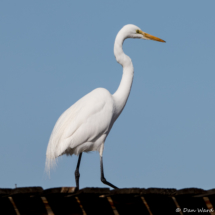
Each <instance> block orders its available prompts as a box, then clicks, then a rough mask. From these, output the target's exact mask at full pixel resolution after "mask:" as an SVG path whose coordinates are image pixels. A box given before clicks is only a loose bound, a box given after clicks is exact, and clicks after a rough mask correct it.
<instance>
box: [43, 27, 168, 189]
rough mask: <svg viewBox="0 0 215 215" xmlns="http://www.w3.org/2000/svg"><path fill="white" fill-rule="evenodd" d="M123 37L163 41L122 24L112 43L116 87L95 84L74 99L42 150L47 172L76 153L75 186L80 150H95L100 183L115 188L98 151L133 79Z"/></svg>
mask: <svg viewBox="0 0 215 215" xmlns="http://www.w3.org/2000/svg"><path fill="white" fill-rule="evenodd" d="M126 38H140V39H147V40H149V39H151V40H156V41H160V42H165V41H164V40H161V39H159V38H157V37H154V36H152V35H150V34H147V33H145V32H143V31H141V30H140V28H139V27H137V26H135V25H126V26H124V27H123V28H122V29H121V30H120V31H119V33H118V34H117V36H116V39H115V43H114V55H115V57H116V61H117V62H118V63H119V64H121V65H122V67H123V76H122V80H121V83H120V85H119V87H118V89H117V91H116V92H115V93H114V94H113V95H111V94H110V93H109V91H107V90H106V89H104V88H98V89H95V90H93V91H92V92H90V93H88V94H87V95H85V96H84V97H82V98H81V99H80V100H78V101H77V102H76V103H75V104H73V105H72V106H71V107H70V108H68V109H67V110H66V111H65V112H64V113H63V114H62V115H61V116H60V118H59V119H58V121H57V122H56V124H55V127H54V129H53V131H52V134H51V137H50V140H49V143H48V147H47V152H46V170H47V172H50V169H51V167H52V166H53V165H54V164H55V159H56V158H57V157H59V156H61V155H63V154H67V155H72V154H76V155H79V160H78V165H77V168H76V172H75V177H76V186H77V187H79V176H80V174H79V165H80V160H81V155H82V152H89V151H99V153H100V159H101V180H102V182H103V183H105V184H107V185H109V186H111V187H113V188H117V187H116V186H114V185H112V184H111V183H109V182H107V181H106V179H105V178H104V173H103V161H102V154H103V148H104V142H105V139H106V137H107V135H108V133H109V132H110V129H111V127H112V126H113V123H114V122H115V120H116V119H117V118H118V116H119V115H120V113H121V112H122V110H123V108H124V106H125V104H126V102H127V99H128V96H129V93H130V90H131V85H132V81H133V73H134V68H133V64H132V61H131V59H130V58H129V57H128V56H127V55H126V54H124V52H123V49H122V45H123V42H124V40H125V39H126Z"/></svg>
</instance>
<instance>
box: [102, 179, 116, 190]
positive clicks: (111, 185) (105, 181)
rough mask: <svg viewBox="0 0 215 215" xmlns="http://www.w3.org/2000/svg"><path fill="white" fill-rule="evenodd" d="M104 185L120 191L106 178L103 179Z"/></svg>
mask: <svg viewBox="0 0 215 215" xmlns="http://www.w3.org/2000/svg"><path fill="white" fill-rule="evenodd" d="M101 181H102V183H104V184H106V185H108V186H110V187H112V188H114V189H119V188H118V187H116V186H114V185H113V184H111V183H110V182H108V181H107V180H106V179H105V178H104V177H102V178H101Z"/></svg>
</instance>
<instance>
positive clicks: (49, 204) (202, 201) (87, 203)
mask: <svg viewBox="0 0 215 215" xmlns="http://www.w3.org/2000/svg"><path fill="white" fill-rule="evenodd" d="M0 199H1V201H0V214H2V215H7V214H8V215H24V214H25V215H27V214H29V215H34V214H37V215H39V214H43V215H47V214H48V215H69V214H76V215H78V214H84V215H85V214H93V215H97V214H99V215H106V214H108V215H109V214H110V215H122V214H123V215H124V214H130V215H133V214H135V215H138V214H149V215H152V214H153V215H162V214H165V215H168V214H178V215H179V214H180V215H182V214H188V212H189V213H190V214H205V213H207V214H213V215H215V211H214V210H213V208H215V189H212V190H203V189H197V188H187V189H181V190H176V189H159V188H148V189H144V188H126V189H117V190H110V189H109V188H84V189H81V190H79V191H76V190H75V188H74V187H60V188H51V189H46V190H43V188H42V187H23V188H15V189H0ZM188 210H192V211H188ZM203 210H204V212H205V213H204V212H203Z"/></svg>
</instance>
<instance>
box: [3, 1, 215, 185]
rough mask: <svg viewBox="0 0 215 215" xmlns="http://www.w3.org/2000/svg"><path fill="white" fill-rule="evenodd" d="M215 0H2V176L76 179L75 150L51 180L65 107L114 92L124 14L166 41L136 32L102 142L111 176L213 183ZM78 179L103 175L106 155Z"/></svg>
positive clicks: (95, 157)
mask: <svg viewBox="0 0 215 215" xmlns="http://www.w3.org/2000/svg"><path fill="white" fill-rule="evenodd" d="M214 8H215V2H214V1H212V0H208V1H199V0H195V1H194V0H193V1H170V0H169V1H167V0H164V1H130V0H129V1H128V0H127V1H68V0H67V1H54V0H52V1H50V0H47V1H27V0H26V1H22V0H21V1H2V2H1V3H0V26H1V27H0V29H1V33H0V59H1V63H0V99H1V108H0V110H1V111H0V137H1V144H0V172H1V179H0V187H8V188H14V187H15V184H17V185H18V187H23V186H42V187H43V188H50V187H61V186H75V179H74V171H75V167H76V163H77V157H76V156H73V157H66V156H62V157H61V158H60V159H59V162H58V166H57V167H56V169H55V170H53V171H52V172H51V178H50V179H49V178H48V177H47V176H46V174H45V172H44V165H45V153H46V148H47V144H48V140H49V137H50V134H51V131H52V129H53V127H54V124H55V122H56V121H57V119H58V117H59V116H60V115H61V113H63V111H65V110H66V109H67V108H68V107H69V106H71V105H72V104H73V103H75V102H76V101H77V100H78V99H79V98H81V97H82V96H84V95H85V94H87V93H88V92H90V91H92V90H93V89H95V88H97V87H104V88H106V89H108V90H109V91H110V92H111V93H114V92H115V90H116V89H117V87H118V85H119V82H120V80H121V75H122V68H121V66H120V65H119V64H117V63H116V61H115V58H114V55H113V44H114V40H115V36H116V34H117V32H118V31H119V30H120V29H121V27H123V26H124V25H125V24H135V25H137V26H139V27H140V28H141V29H142V30H143V31H145V32H147V33H150V34H152V35H155V36H157V37H160V38H162V39H164V40H166V41H167V43H165V44H164V43H158V42H154V41H143V40H137V39H136V40H134V39H128V40H126V41H125V43H124V51H125V53H126V54H127V55H129V56H130V57H131V59H132V61H133V65H134V69H135V74H134V81H133V86H132V90H131V94H130V97H129V99H128V102H127V105H126V107H125V109H124V111H123V112H122V114H121V116H120V117H119V118H118V120H117V122H116V123H115V125H114V126H113V128H112V131H111V132H110V134H109V136H108V138H107V140H106V143H105V150H104V170H105V177H106V179H107V180H109V181H110V182H111V183H113V184H114V185H116V186H118V187H120V188H124V187H141V188H148V187H160V188H177V189H180V188H185V187H199V188H203V189H211V188H214V187H215V184H214V181H215V171H214V168H215V162H214V151H215V114H214V112H215V111H214V110H215V61H214V59H215V40H214V35H215V28H214V23H215V16H214ZM80 174H81V177H80V187H81V188H83V187H105V185H104V184H102V183H101V182H100V167H99V154H98V153H96V152H92V153H88V154H83V156H82V162H81V167H80Z"/></svg>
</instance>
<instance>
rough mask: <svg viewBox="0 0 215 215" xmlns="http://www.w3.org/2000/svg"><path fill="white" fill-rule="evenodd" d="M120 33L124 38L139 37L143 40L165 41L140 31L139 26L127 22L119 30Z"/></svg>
mask: <svg viewBox="0 0 215 215" xmlns="http://www.w3.org/2000/svg"><path fill="white" fill-rule="evenodd" d="M120 34H121V35H123V36H124V39H126V38H139V39H144V40H155V41H158V42H166V41H164V40H162V39H160V38H158V37H155V36H153V35H151V34H148V33H146V32H144V31H142V30H141V29H140V28H139V27H137V26H135V25H132V24H129V25H125V26H124V27H123V28H122V29H121V30H120Z"/></svg>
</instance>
